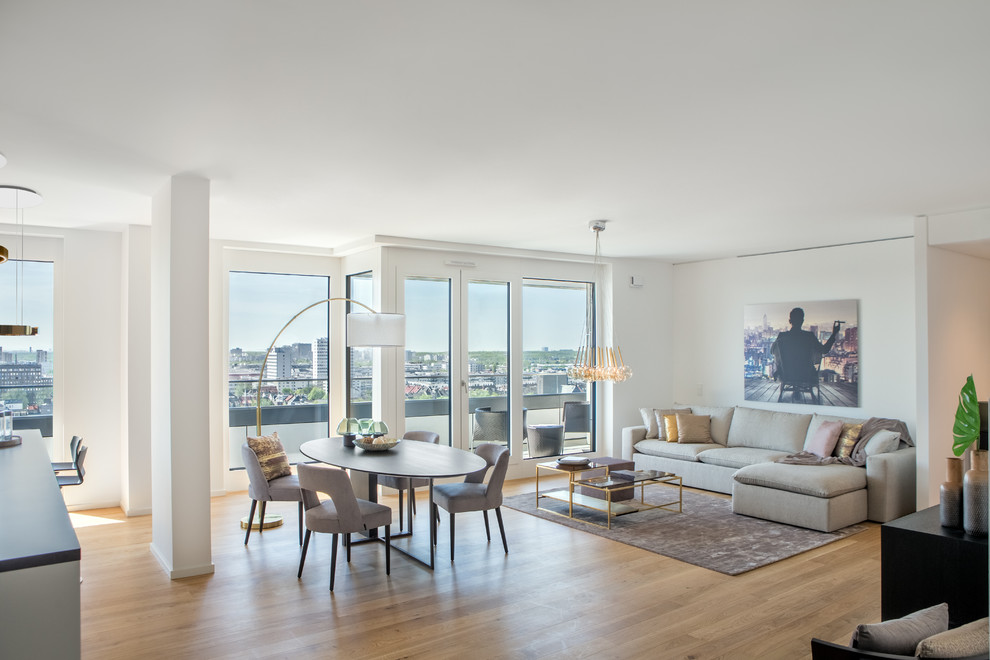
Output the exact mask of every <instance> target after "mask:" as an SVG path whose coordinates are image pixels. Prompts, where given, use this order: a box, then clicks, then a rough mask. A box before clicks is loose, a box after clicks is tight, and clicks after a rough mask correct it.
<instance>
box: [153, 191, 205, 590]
mask: <svg viewBox="0 0 990 660" xmlns="http://www.w3.org/2000/svg"><path fill="white" fill-rule="evenodd" d="M209 209H210V182H209V181H208V180H207V179H203V178H201V177H197V176H192V175H178V176H174V177H172V179H171V180H170V181H169V183H168V185H166V186H165V187H164V189H162V191H161V192H159V193H158V194H157V195H155V197H154V198H153V200H152V213H151V465H152V484H151V494H152V502H151V510H152V525H151V526H152V539H151V551H152V553H154V555H155V557H156V558H157V559H158V561H159V562H161V564H162V566H163V567H164V569H165V570H166V571H167V572H168V574H169V576H170V577H171V578H172V579H177V578H183V577H190V576H193V575H202V574H204V573H212V572H213V562H212V555H211V547H210V437H209V436H210V433H209V430H210V411H209V401H210V396H209V394H210V392H209V336H208V328H209V261H210V250H209V247H210V246H209V238H210V236H209V234H210V213H209Z"/></svg>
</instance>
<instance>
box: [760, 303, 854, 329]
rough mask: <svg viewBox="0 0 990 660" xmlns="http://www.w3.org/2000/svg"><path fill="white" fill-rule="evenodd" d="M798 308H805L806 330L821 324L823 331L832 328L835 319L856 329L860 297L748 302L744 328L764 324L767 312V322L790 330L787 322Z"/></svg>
mask: <svg viewBox="0 0 990 660" xmlns="http://www.w3.org/2000/svg"><path fill="white" fill-rule="evenodd" d="M795 307H800V308H801V309H803V310H804V325H802V326H801V327H802V328H803V329H804V330H807V329H808V328H809V327H810V326H813V325H817V326H818V327H819V329H820V330H827V331H831V328H832V323H834V322H835V321H843V324H842V328H843V329H846V328H855V327H857V325H858V314H857V309H858V301H857V300H811V301H791V302H783V303H765V304H762V305H746V306H745V308H744V312H743V317H744V322H743V327H744V328H757V327H762V325H763V315H764V314H766V315H767V323H768V324H769V325H770V327H771V328H778V329H788V328H790V323H788V322H787V318H788V316H790V313H791V310H792V309H794V308H795Z"/></svg>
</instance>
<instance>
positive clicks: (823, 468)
mask: <svg viewBox="0 0 990 660" xmlns="http://www.w3.org/2000/svg"><path fill="white" fill-rule="evenodd" d="M733 479H735V480H736V481H738V482H739V483H741V484H749V485H750V486H763V487H764V488H774V489H776V490H786V491H790V492H792V493H799V494H801V495H811V496H812V497H826V498H827V497H836V496H838V495H844V494H845V493H851V492H853V491H857V490H862V489H863V488H866V469H865V468H861V467H854V466H852V465H843V464H841V463H833V464H831V465H789V464H786V463H758V464H755V465H750V466H748V467H744V468H741V469H740V470H739V471H738V472H736V473H735V475H733Z"/></svg>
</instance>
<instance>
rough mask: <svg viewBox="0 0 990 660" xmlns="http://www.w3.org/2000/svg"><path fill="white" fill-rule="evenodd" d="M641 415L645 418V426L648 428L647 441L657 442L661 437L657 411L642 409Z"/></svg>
mask: <svg viewBox="0 0 990 660" xmlns="http://www.w3.org/2000/svg"><path fill="white" fill-rule="evenodd" d="M639 414H640V415H642V416H643V426H645V427H646V439H647V440H655V439H657V438H659V437H660V432H659V429H658V428H657V411H656V410H654V409H653V408H640V409H639Z"/></svg>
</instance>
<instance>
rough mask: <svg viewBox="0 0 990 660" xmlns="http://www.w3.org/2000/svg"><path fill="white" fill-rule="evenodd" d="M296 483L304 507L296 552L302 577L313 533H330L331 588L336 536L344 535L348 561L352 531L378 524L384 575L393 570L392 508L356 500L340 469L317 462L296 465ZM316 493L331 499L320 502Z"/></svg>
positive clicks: (349, 558) (369, 528)
mask: <svg viewBox="0 0 990 660" xmlns="http://www.w3.org/2000/svg"><path fill="white" fill-rule="evenodd" d="M299 485H300V488H301V490H302V498H303V506H304V507H305V509H306V537H305V539H304V540H303V546H302V553H300V555H299V573H298V574H297V577H300V578H301V577H302V572H303V565H304V564H305V563H306V550H307V549H308V548H309V536H310V534H311V533H312V532H320V533H323V534H330V535H332V536H331V539H332V540H331V543H330V591H333V580H334V575H335V573H336V570H335V569H336V566H337V535H338V534H343V535H344V547H345V548H346V550H347V561H348V562H349V561H351V534H352V533H353V532H364V531H367V530H371V529H376V528H378V527H384V528H385V575H389V574H390V573H391V572H392V555H391V549H392V535H391V528H392V527H391V523H392V509H390V508H388V507H387V506H385V505H384V504H378V503H377V502H369V501H368V500H359V499H358V498H357V497H356V496H355V495H354V489H353V488H352V487H351V480H350V477H348V476H347V472H345V471H344V470H341V469H339V468H332V467H324V466H318V465H300V466H299ZM317 493H326V494H327V495H329V496H330V499H329V500H327V501H325V502H320V497H319V495H317Z"/></svg>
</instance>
